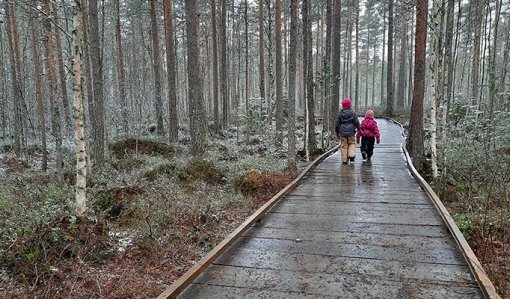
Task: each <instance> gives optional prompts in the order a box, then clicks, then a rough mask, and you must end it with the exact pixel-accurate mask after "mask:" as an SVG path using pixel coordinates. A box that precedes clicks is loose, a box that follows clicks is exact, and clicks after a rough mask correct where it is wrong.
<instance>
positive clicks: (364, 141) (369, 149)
mask: <svg viewBox="0 0 510 299" xmlns="http://www.w3.org/2000/svg"><path fill="white" fill-rule="evenodd" d="M374 144H375V137H374V136H368V137H361V151H362V152H365V153H367V158H370V157H372V155H373V154H374Z"/></svg>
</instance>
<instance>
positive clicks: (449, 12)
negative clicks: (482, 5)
mask: <svg viewBox="0 0 510 299" xmlns="http://www.w3.org/2000/svg"><path fill="white" fill-rule="evenodd" d="M447 1H448V4H447V9H446V28H453V11H454V6H455V0H447ZM452 42H453V30H446V34H445V54H444V56H445V61H444V70H445V72H446V86H445V87H444V89H443V92H444V100H443V118H442V127H443V135H442V137H443V139H442V140H443V141H442V143H443V144H446V141H447V136H448V110H449V107H450V105H451V99H452V90H453V75H454V74H453V71H454V64H453V53H452ZM445 89H446V92H445V91H444V90H445Z"/></svg>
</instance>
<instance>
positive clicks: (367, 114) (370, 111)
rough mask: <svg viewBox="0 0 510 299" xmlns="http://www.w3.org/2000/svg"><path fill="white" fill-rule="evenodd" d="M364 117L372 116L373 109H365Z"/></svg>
mask: <svg viewBox="0 0 510 299" xmlns="http://www.w3.org/2000/svg"><path fill="white" fill-rule="evenodd" d="M365 117H366V118H374V111H373V110H367V112H366V113H365Z"/></svg>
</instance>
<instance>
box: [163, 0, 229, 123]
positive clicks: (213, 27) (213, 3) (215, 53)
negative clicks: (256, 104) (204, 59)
mask: <svg viewBox="0 0 510 299" xmlns="http://www.w3.org/2000/svg"><path fill="white" fill-rule="evenodd" d="M167 1H168V0H167ZM217 28H218V26H217V25H216V0H211V31H212V43H213V44H212V48H213V64H212V67H213V79H212V80H213V82H212V83H213V106H214V107H213V109H214V117H213V118H214V130H215V131H216V132H219V130H220V128H221V125H220V106H219V100H218V37H217V35H218V34H217V30H218V29H217Z"/></svg>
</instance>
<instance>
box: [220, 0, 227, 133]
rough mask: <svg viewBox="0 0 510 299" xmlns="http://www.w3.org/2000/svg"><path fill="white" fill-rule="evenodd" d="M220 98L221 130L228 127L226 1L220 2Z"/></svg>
mask: <svg viewBox="0 0 510 299" xmlns="http://www.w3.org/2000/svg"><path fill="white" fill-rule="evenodd" d="M220 34H221V97H222V102H223V113H222V116H223V117H222V130H226V129H227V126H228V112H229V105H228V90H227V0H221V26H220Z"/></svg>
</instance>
